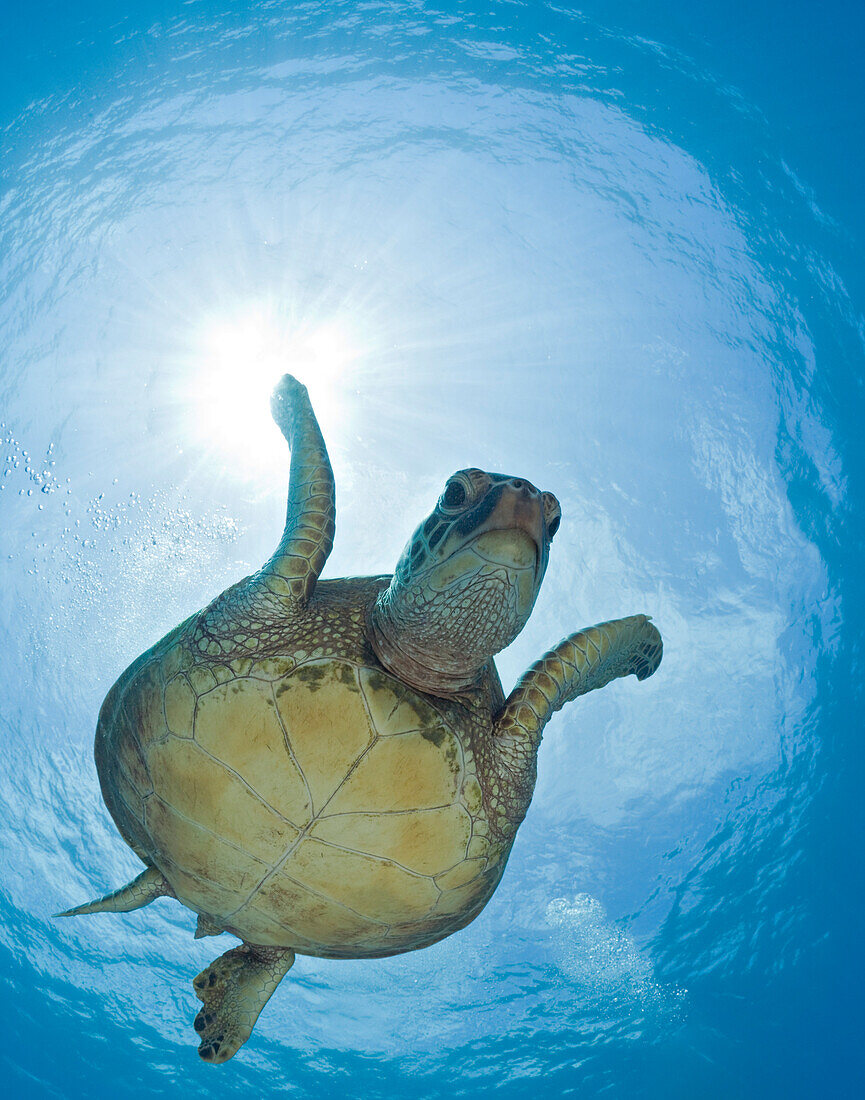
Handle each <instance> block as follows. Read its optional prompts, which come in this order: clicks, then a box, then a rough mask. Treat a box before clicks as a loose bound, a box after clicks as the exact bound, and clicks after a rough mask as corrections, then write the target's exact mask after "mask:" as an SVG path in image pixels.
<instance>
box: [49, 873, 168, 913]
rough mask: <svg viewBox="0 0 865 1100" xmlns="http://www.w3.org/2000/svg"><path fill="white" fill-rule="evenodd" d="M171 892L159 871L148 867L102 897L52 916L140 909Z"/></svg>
mask: <svg viewBox="0 0 865 1100" xmlns="http://www.w3.org/2000/svg"><path fill="white" fill-rule="evenodd" d="M172 894H173V891H172V889H171V887H170V886H169V885H168V883H167V882H166V881H165V878H164V877H163V875H162V874H161V872H159V871H157V869H156V868H155V867H148V868H147V869H146V870H145V871H142V872H141V874H140V875H139V876H138V878H134V879H133V880H132V882H127V884H126V885H125V886H121V887H120V889H119V890H115V891H114V892H113V893H111V894H106V895H105V897H104V898H98V899H97V900H96V901H88V902H87V903H86V904H85V905H78V906H76V907H75V908H74V909H67V910H66V911H65V912H63V913H55V914H54V916H55V917H82V916H84V915H85V914H87V913H131V912H132V910H133V909H141V908H142V907H143V906H145V905H149V904H150V903H151V902H152V901H156V899H157V898H161V897H165V896H166V895H172Z"/></svg>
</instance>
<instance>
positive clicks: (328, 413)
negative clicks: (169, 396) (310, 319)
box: [185, 308, 356, 480]
mask: <svg viewBox="0 0 865 1100" xmlns="http://www.w3.org/2000/svg"><path fill="white" fill-rule="evenodd" d="M355 357H356V351H355V349H354V348H353V346H352V343H351V341H350V340H349V339H348V336H347V334H346V332H345V329H344V328H343V327H342V325H340V324H339V323H337V322H335V321H331V322H329V323H327V324H323V325H320V326H316V327H311V326H308V327H303V328H299V327H297V326H294V327H290V326H289V325H288V324H287V323H285V322H281V321H280V319H279V318H278V317H275V316H274V315H273V313H272V312H271V311H269V310H267V309H265V308H250V309H247V310H246V311H244V312H243V313H242V314H238V315H236V316H234V317H232V318H231V319H229V320H209V321H207V322H205V323H203V324H202V325H201V326H200V328H199V330H198V333H197V336H196V338H195V339H194V340H193V347H192V362H191V363H190V364H189V370H188V372H185V374H186V377H187V378H188V379H189V381H190V384H191V388H190V390H189V391H188V392H187V394H186V395H185V397H186V401H185V404H187V407H188V408H189V410H190V414H191V416H192V428H193V430H194V434H195V435H196V436H197V439H198V442H199V443H200V444H201V445H203V446H205V447H206V448H207V449H208V450H209V451H210V452H211V453H214V452H215V453H218V454H220V455H221V456H222V457H223V458H224V460H225V465H226V466H227V467H228V468H230V469H232V470H233V471H234V472H236V474H237V476H238V477H240V478H254V479H256V480H257V479H258V478H259V477H260V475H262V474H263V473H265V472H269V471H271V470H273V469H274V468H277V469H281V468H282V466H283V465H284V464H285V463H286V461H287V458H288V451H287V445H286V442H285V440H284V439H283V437H282V434H281V433H280V431H279V429H278V428H277V427H276V425H275V423H274V422H273V419H272V417H271V414H270V396H271V394H272V392H273V389H274V387H275V386H276V383H277V382H278V381H279V379H280V378H281V377H282V375H283V374H286V373H290V374H293V375H295V377H297V378H298V379H299V380H300V381H301V382H303V383H304V384H305V385H306V386H307V387H308V389H309V392H310V398H311V399H312V403H313V406H314V408H315V411H316V414H317V416H318V418H319V420H320V421H321V422H322V426H323V427H325V425H327V427H331V428H332V427H334V422H335V421H338V420H339V418H340V411H341V410H340V406H341V400H340V393H341V391H342V389H343V383H344V378H345V374H346V370H347V368H348V367H349V365H350V364H351V362H352V360H353V359H354V358H355Z"/></svg>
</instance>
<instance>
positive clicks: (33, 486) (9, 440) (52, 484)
mask: <svg viewBox="0 0 865 1100" xmlns="http://www.w3.org/2000/svg"><path fill="white" fill-rule="evenodd" d="M0 432H2V439H0V446H2V448H3V449H4V450H5V452H6V455H5V464H4V467H3V476H2V478H0V492H2V491H3V490H4V489H5V488H6V486H7V484H11V482H10V481H9V479H10V478H11V477H12V475H13V474H14V472H15V471H16V470H20V471H21V473H23V474H24V477H25V478H26V479H27V481H28V482H29V484H27V485H24V486H22V487H21V488H20V489H19V490H18V495H19V496H21V497H23V496H28V497H32V496H35V494H36V493H37V492H42V493H45V494H46V495H48V494H49V493H56V492H58V491H59V490H60V489H62V488H64V486H63V485H62V484H61V482H60V480H59V478H58V477H57V474H56V473H55V470H54V468H55V466H56V465H57V460H56V459H55V457H54V449H55V448H54V444H53V443H49V444H48V447H47V448H46V450H45V457H44V458H43V460H42V461H41V462H37V461H36V460H35V459H34V458H33V457H32V456H31V454H30V452H29V451H28V450H26V449H25V448H24V447H23V446H22V444H21V443H19V442H18V440H17V439H16V438H15V435H14V433H13V432H12V430H11V429H10V428H9V426H8V425H7V424H6V422H5V421H0ZM40 466H41V467H42V469H41V470H40ZM70 482H71V479H70V478H68V477H67V478H66V485H65V488H66V493H67V495H71V494H72V489H71V488H69V485H70ZM44 507H45V505H44V504H43V503H40V504H39V508H40V510H41V509H42V508H44Z"/></svg>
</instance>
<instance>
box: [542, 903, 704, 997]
mask: <svg viewBox="0 0 865 1100" xmlns="http://www.w3.org/2000/svg"><path fill="white" fill-rule="evenodd" d="M546 919H547V923H548V924H550V925H552V926H553V927H554V928H556V929H557V930H558V933H559V959H558V966H559V969H560V970H561V971H562V972H563V973H564V974H565V975H566V976H567V977H568V979H569V981H570V983H571V985H572V987H576V989H577V990H578V991H579V993H580V994H581V996H582V998H583V999H584V1000H585V1001H586V1002H587V1004H588V1005H596V1006H597V1007H598V1008H599V1009H600V1008H601V1007H602V1006H603V1005H604V1004H608V1005H609V1004H614V1005H616V1006H617V1008H618V1009H619V1011H620V1012H625V1013H638V1014H641V1015H643V1014H646V1013H652V1014H653V1015H663V1016H669V1017H672V1018H678V1017H679V1015H680V1013H681V1012H682V1010H683V1007H684V1000H685V997H686V994H687V991H686V990H683V989H679V988H677V987H673V986H666V985H662V984H661V983H660V982H658V981H657V980H656V978H655V975H654V971H653V968H652V963H651V961H650V959H649V958H648V957H647V956H646V955H645V954H644V953H643V952H642V951H641V950H640V948H639V947H638V946H637V943H636V941H635V940H634V939H633V937H632V936H630V935H629V934H628V933H627V932H625V931H623V930H622V929H621V928H619V927H617V926H616V925H615V924H613V923H611V922H610V920H609V918H608V916H607V912H606V910H605V909H604V906H603V905H602V904H601V903H600V902H599V901H598V899H597V898H594V897H592V896H591V894H577V895H576V896H575V897H574V898H573V899H572V900H568V899H567V898H554V899H553V900H552V901H551V902H550V903H549V904H548V905H547V910H546Z"/></svg>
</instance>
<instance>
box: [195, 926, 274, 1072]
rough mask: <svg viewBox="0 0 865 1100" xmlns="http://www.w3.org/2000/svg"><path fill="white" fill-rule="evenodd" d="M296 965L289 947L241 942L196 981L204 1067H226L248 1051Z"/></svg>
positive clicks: (197, 1023) (203, 971)
mask: <svg viewBox="0 0 865 1100" xmlns="http://www.w3.org/2000/svg"><path fill="white" fill-rule="evenodd" d="M293 964H294V952H293V951H292V950H291V948H289V947H256V946H254V945H253V944H251V943H242V944H241V945H240V946H239V947H233V948H232V949H231V950H230V951H226V953H225V954H224V955H221V956H220V957H219V958H218V959H216V961H215V962H212V963H211V964H210V966H208V968H207V969H206V970H202V972H201V973H200V974H199V975H198V977H197V978H196V979H195V980H194V981H193V983H192V987H193V989H194V990H195V996H196V997H198V999H199V1000H200V1001H202V1002H203V1003H204V1007H203V1008H202V1009H200V1010H199V1013H198V1015H197V1016H196V1017H195V1025H194V1026H195V1030H196V1031H197V1032H198V1034H199V1036H200V1039H201V1042H200V1044H199V1047H198V1053H199V1054H200V1055H201V1057H202V1058H203V1059H204V1060H205V1062H217V1063H218V1062H227V1061H228V1059H229V1058H232V1057H233V1056H234V1055H235V1054H236V1053H237V1051H238V1050H239V1049H240V1048H241V1047H242V1046H243V1044H244V1043H245V1042H246V1040H247V1039H248V1038H249V1036H250V1035H251V1034H252V1029H253V1028H254V1027H255V1021H256V1020H257V1019H258V1017H259V1014H260V1012H261V1010H262V1009H263V1008H264V1006H265V1005H266V1004H267V1002H268V1001H269V1000H270V996H271V994H272V993H273V991H274V990H275V989H276V987H277V986H278V985H279V983H280V982H281V981H282V979H283V978H284V977H285V975H286V974H287V973H288V972H289V970H291V968H292V966H293Z"/></svg>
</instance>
